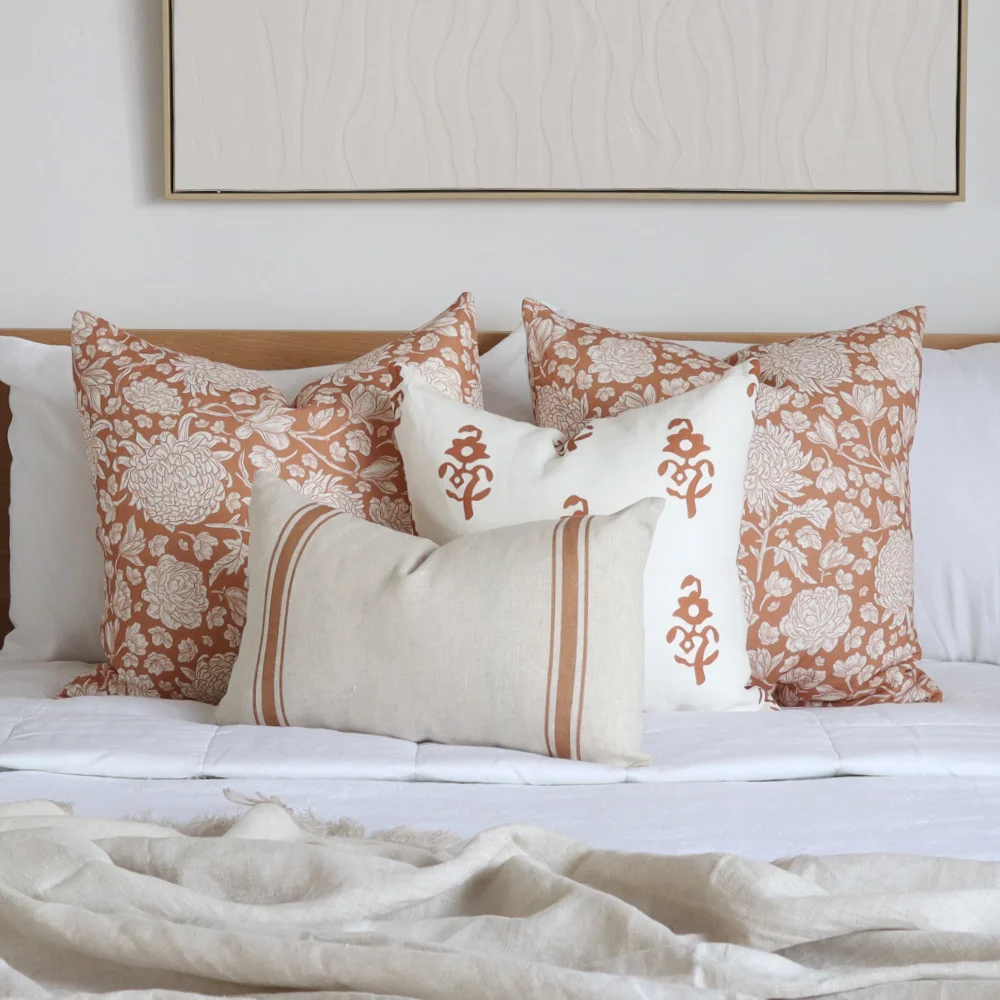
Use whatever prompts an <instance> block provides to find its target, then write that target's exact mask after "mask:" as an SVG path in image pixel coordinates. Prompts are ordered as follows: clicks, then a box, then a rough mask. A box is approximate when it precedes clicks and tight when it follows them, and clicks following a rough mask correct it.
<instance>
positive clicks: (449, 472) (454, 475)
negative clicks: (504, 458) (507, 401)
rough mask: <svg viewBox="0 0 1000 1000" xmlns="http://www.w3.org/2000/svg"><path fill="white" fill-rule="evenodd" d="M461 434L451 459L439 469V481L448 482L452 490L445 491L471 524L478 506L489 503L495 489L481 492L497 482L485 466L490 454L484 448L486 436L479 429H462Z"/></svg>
mask: <svg viewBox="0 0 1000 1000" xmlns="http://www.w3.org/2000/svg"><path fill="white" fill-rule="evenodd" d="M458 432H459V434H464V435H465V437H457V438H455V440H454V441H452V443H451V447H450V448H448V449H446V450H445V454H446V455H448V456H449V457H450V458H451V461H450V462H445V463H444V464H443V465H442V466H441V467H440V468H439V469H438V478H439V479H444V478H445V477H447V478H448V482H449V483H450V484H451V489H450V490H445V496H447V497H449V498H450V499H452V500H457V501H458V502H459V503H460V504H461V505H462V510H463V511H464V512H465V519H466V521H471V520H472V518H473V515H474V514H475V504H477V503H478V502H479V501H480V500H485V499H486V498H487V497H488V496H489V495H490V493H491V488H490V487H489V486H487V487H486V488H485V489H479V487H480V485H481V484H483V483H490V482H492V481H493V470H492V469H491V468H490V467H489V466H488V465H486V464H485V462H486V461H487V460H488V459H489V457H490V456H489V453H488V452H487V451H486V446H485V445H484V444H483V432H482V431H481V430H480V429H479V428H478V427H472V426H467V427H460V428H459V431H458Z"/></svg>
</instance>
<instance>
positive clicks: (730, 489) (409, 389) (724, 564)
mask: <svg viewBox="0 0 1000 1000" xmlns="http://www.w3.org/2000/svg"><path fill="white" fill-rule="evenodd" d="M756 386H757V379H756V377H755V376H754V375H753V374H752V372H751V366H750V364H744V365H740V366H738V367H736V368H734V369H733V370H732V371H731V372H730V373H729V374H727V375H726V376H725V377H724V378H723V379H721V380H720V381H718V382H715V383H713V384H711V385H708V386H704V387H702V388H700V389H695V390H693V391H692V392H689V393H686V394H685V395H683V396H680V397H676V398H674V399H668V400H665V401H664V402H662V403H657V404H655V405H653V406H644V407H639V408H636V409H629V410H626V411H625V412H623V413H621V414H620V415H618V416H615V417H609V418H606V419H603V420H592V421H590V422H589V423H588V424H587V425H586V427H585V428H584V430H583V431H582V432H580V433H579V434H578V435H577V436H576V438H574V439H572V440H570V441H567V440H566V439H565V437H564V436H563V435H562V434H561V433H560V432H559V431H556V430H551V429H548V428H539V427H535V426H534V425H533V424H528V423H522V422H518V421H514V420H509V419H507V418H506V417H502V416H498V415H496V414H491V413H486V412H483V411H480V410H475V409H473V408H472V407H469V406H465V405H463V404H461V403H456V402H454V401H453V400H450V399H447V398H446V397H444V396H442V395H441V394H440V393H438V392H437V391H436V390H434V389H433V388H431V387H430V386H428V385H427V384H426V383H425V382H423V381H422V380H420V378H419V377H418V376H408V377H407V378H406V380H405V381H404V391H403V402H402V405H401V408H400V423H399V426H398V428H397V429H396V443H397V444H398V446H399V450H400V454H401V455H402V457H403V467H404V470H405V472H406V480H407V488H408V490H409V494H410V503H411V504H412V507H413V519H414V524H415V526H416V529H417V532H418V533H419V534H420V535H421V536H423V537H425V538H429V539H431V540H432V541H434V542H437V543H438V544H445V543H447V542H449V541H451V540H452V539H454V538H457V537H460V536H462V535H469V534H477V533H479V532H483V531H488V530H491V529H494V528H499V527H505V526H507V525H513V524H519V523H523V522H526V521H547V520H550V519H553V518H558V517H561V516H565V515H566V514H573V513H590V514H612V513H614V512H616V511H619V510H622V509H624V508H625V507H628V506H629V505H631V504H633V503H635V502H637V501H638V500H641V499H643V498H645V497H657V496H658V497H664V498H665V499H666V501H667V503H666V506H665V508H664V512H663V515H662V517H661V518H660V522H659V525H658V527H657V530H656V534H655V536H654V539H653V544H652V547H651V549H650V556H649V563H648V565H647V568H646V576H645V596H644V602H645V603H644V621H645V630H646V697H645V707H646V709H647V710H649V711H669V710H673V709H714V710H728V709H754V708H757V707H759V706H760V704H761V695H760V692H759V691H758V690H756V689H753V690H748V689H747V684H748V682H749V680H750V664H749V659H748V657H747V650H746V636H747V623H746V617H745V612H744V607H743V597H742V593H741V588H740V582H739V574H738V571H737V566H736V556H737V551H738V549H739V541H740V526H741V521H742V516H743V493H744V490H743V479H744V475H745V472H746V462H747V452H748V449H749V446H750V437H751V435H752V433H753V428H754V409H755V404H756V391H755V390H756Z"/></svg>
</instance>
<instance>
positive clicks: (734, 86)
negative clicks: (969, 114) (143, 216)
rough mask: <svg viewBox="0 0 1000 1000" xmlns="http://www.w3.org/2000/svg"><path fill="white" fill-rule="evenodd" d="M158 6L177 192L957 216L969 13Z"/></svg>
mask: <svg viewBox="0 0 1000 1000" xmlns="http://www.w3.org/2000/svg"><path fill="white" fill-rule="evenodd" d="M163 4H164V7H163V12H164V13H163V16H164V52H165V58H164V64H165V74H164V76H165V109H166V140H167V142H166V145H167V188H168V190H167V193H168V195H169V196H170V197H177V198H226V197H236V198H247V197H273V198H369V197H371V198H375V197H394V198H423V197H444V198H454V197H466V198H500V197H503V198H528V197H543V198H556V197H559V198H625V197H638V198H812V199H823V198H850V199H912V200H940V201H954V200H961V199H962V198H963V197H964V166H965V164H964V143H965V100H964V93H965V64H966V49H967V38H966V35H967V28H966V22H967V9H966V5H967V0H163Z"/></svg>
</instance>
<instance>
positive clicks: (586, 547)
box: [576, 517, 593, 760]
mask: <svg viewBox="0 0 1000 1000" xmlns="http://www.w3.org/2000/svg"><path fill="white" fill-rule="evenodd" d="M586 521H587V526H586V527H585V528H584V530H583V614H582V615H581V623H582V626H583V639H582V641H581V646H582V649H581V652H580V694H579V696H578V698H577V707H576V759H577V760H582V759H583V758H582V755H581V754H580V733H581V731H582V730H583V695H584V691H585V690H586V685H587V639H588V636H587V630H588V629H589V628H590V524H591V522H592V521H593V518H591V517H588V518H587V519H586Z"/></svg>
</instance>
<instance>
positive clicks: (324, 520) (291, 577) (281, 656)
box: [274, 510, 343, 726]
mask: <svg viewBox="0 0 1000 1000" xmlns="http://www.w3.org/2000/svg"><path fill="white" fill-rule="evenodd" d="M341 513H343V512H342V511H339V510H328V511H327V512H326V516H325V517H320V518H317V519H316V520H314V521H313V522H312V526H311V527H310V528H309V529H308V531H307V533H306V534H305V535H304V536H303V538H302V543H301V544H300V545H299V547H298V549H296V551H295V556H294V560H293V562H292V567H291V570H290V571H289V573H288V583H287V585H286V586H285V599H284V602H283V603H282V606H281V648H280V651H279V652H278V660H277V664H276V666H275V681H274V683H275V687H276V688H277V691H276V693H275V699H276V702H277V706H278V712H279V720H278V721H279V724H280V725H282V726H287V725H288V715H287V713H286V712H285V639H286V638H287V637H288V608H289V605H290V604H291V602H292V586H293V585H294V583H295V574H296V573H297V572H298V569H299V563H301V562H302V557H303V555H305V551H306V549H307V548H308V546H309V543H310V542H311V541H312V539H313V536H314V535H315V534H316V532H317V531H319V529H320V528H322V527H323V525H324V524H328V523H329V522H330V521H332V520H333V519H334V518H335V517H339V516H340V514H341Z"/></svg>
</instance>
